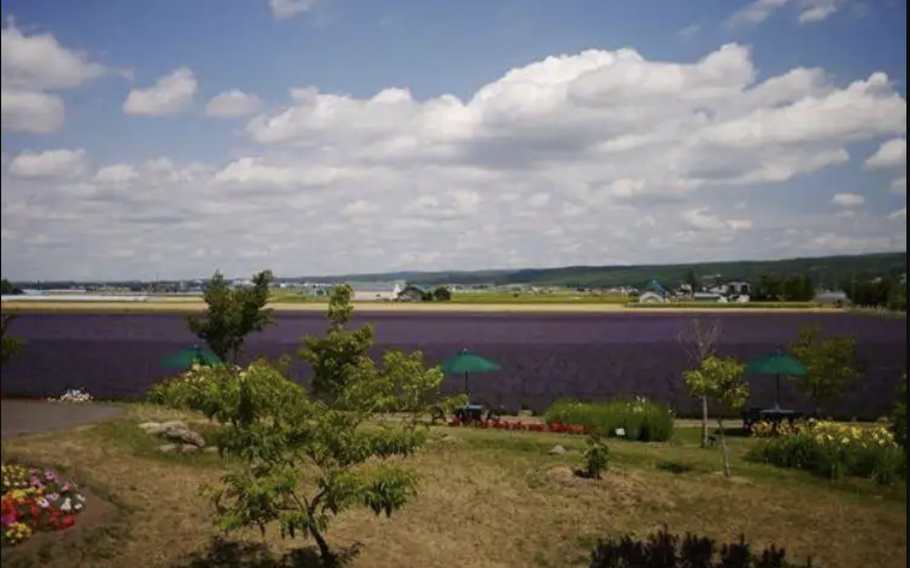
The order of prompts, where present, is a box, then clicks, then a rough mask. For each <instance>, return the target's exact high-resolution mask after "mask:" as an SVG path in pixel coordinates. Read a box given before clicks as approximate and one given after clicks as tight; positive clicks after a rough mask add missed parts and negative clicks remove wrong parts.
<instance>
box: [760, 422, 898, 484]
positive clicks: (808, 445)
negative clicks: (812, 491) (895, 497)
mask: <svg viewBox="0 0 910 568" xmlns="http://www.w3.org/2000/svg"><path fill="white" fill-rule="evenodd" d="M749 458H750V459H751V460H753V461H760V462H765V463H769V464H772V465H775V466H777V467H782V468H794V469H802V470H806V471H809V472H811V473H813V474H815V475H817V476H820V477H824V478H827V479H831V480H834V481H836V480H840V479H842V478H844V477H863V478H867V479H874V480H875V481H877V482H879V483H882V484H891V483H894V482H895V481H898V480H900V479H906V475H907V464H906V461H905V454H904V452H903V450H902V449H901V447H900V445H898V443H897V441H896V440H895V437H894V434H893V433H892V432H891V431H890V430H889V429H888V428H885V427H875V428H862V427H859V426H849V425H845V424H837V423H834V422H815V423H802V424H798V425H796V426H795V427H794V428H793V429H792V430H791V431H788V432H786V433H783V434H781V435H778V436H776V437H772V438H768V439H766V440H764V441H762V443H761V444H760V445H758V446H757V447H755V448H754V449H753V450H752V451H751V452H750V453H749Z"/></svg>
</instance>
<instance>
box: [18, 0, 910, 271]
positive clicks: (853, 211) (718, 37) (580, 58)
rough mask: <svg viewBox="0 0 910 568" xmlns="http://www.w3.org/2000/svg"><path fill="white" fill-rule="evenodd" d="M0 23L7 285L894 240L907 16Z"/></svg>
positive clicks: (683, 7) (415, 11) (107, 15)
mask: <svg viewBox="0 0 910 568" xmlns="http://www.w3.org/2000/svg"><path fill="white" fill-rule="evenodd" d="M304 8H305V9H304ZM2 11H3V17H4V22H5V23H4V38H3V41H4V51H3V89H4V93H3V102H4V105H3V106H4V108H3V133H2V148H3V172H2V175H3V188H4V190H3V242H2V246H3V255H2V263H3V274H4V276H8V277H13V278H64V277H71V278H128V277H140V278H142V277H150V276H153V275H155V274H161V275H167V276H173V277H191V276H201V275H204V274H207V273H210V272H211V271H213V270H214V269H215V268H220V269H222V270H226V271H228V272H231V273H236V274H242V273H249V272H252V271H254V270H257V269H260V268H265V267H269V268H272V269H274V270H275V271H276V272H277V273H280V274H284V275H297V274H317V273H338V272H360V271H385V270H395V269H418V270H421V269H422V270H429V269H472V268H490V267H506V266H545V265H564V264H612V263H652V262H685V261H693V262H694V261H703V260H722V259H733V258H773V257H783V256H794V255H820V254H832V253H842V252H868V251H878V250H897V249H899V250H905V249H906V149H905V147H906V143H905V142H903V145H902V144H901V142H902V141H903V140H904V138H905V136H906V67H907V62H906V51H907V49H906V47H907V46H906V37H907V31H906V3H905V2H903V1H885V0H881V1H877V2H860V1H859V0H789V1H788V0H757V1H753V2H744V1H739V0H737V1H732V0H731V1H729V2H719V1H716V0H692V1H687V2H674V1H658V0H638V1H633V0H611V1H605V0H600V1H597V0H564V1H563V2H554V1H552V0H550V1H547V0H508V1H503V2H490V1H489V0H487V1H480V0H464V1H459V2H453V1H451V0H449V1H444V0H424V1H421V2H399V1H388V2H376V1H375V0H306V1H301V0H271V1H270V0H193V1H192V2H187V1H186V0H158V1H156V2H149V1H141V0H121V1H118V2H110V1H105V2H102V1H100V0H82V1H80V2H78V3H73V2H62V1H60V0H57V1H51V0H10V1H6V2H4V3H3V5H2ZM724 46H727V47H726V48H725V47H724ZM712 54H715V55H716V56H712ZM560 56H563V57H561V58H560ZM548 57H550V58H555V59H551V60H550V63H549V64H539V65H536V66H535V65H534V64H535V63H536V62H541V61H544V60H546V59H547V58H548ZM178 69H182V70H183V71H181V72H179V73H178V75H179V77H177V79H176V80H174V81H171V82H170V83H168V82H167V81H165V83H163V84H162V83H156V82H157V81H159V80H161V79H162V78H164V77H167V76H169V75H171V74H174V73H175V72H177V71H178ZM522 69H523V71H516V72H513V73H512V75H511V77H513V79H511V80H510V79H508V78H507V79H506V80H503V77H504V76H506V74H507V73H509V72H510V70H522ZM795 70H796V71H795ZM810 70H815V71H810ZM876 74H878V75H876ZM882 74H884V75H882ZM885 75H887V78H884V77H885ZM776 77H784V78H786V79H785V80H775V78H776ZM769 80H770V81H769ZM862 81H866V82H868V84H857V83H856V82H862ZM851 83H854V86H853V87H850V85H851ZM156 84H157V85H158V89H157V90H156V91H155V92H152V91H151V89H152V88H153V87H154V86H155V85H156ZM305 88H315V89H318V94H312V93H311V94H310V95H307V96H304V95H303V94H302V93H301V92H299V91H298V93H297V95H298V96H297V97H294V96H292V94H291V92H290V90H291V89H298V90H300V89H305ZM168 89H172V90H171V91H169V90H168ZM387 89H406V90H407V91H406V92H405V91H401V90H396V91H385V92H386V95H387V96H386V97H385V98H383V97H380V100H378V101H377V100H376V99H374V97H375V96H376V95H377V93H380V92H382V91H384V90H387ZM232 90H237V91H240V92H242V93H243V95H239V94H238V97H240V98H241V99H242V100H237V99H236V98H235V99H234V100H233V105H230V104H229V105H228V106H223V105H222V106H221V107H219V108H221V109H222V110H221V111H220V112H219V111H218V110H217V109H216V108H215V107H216V106H217V105H214V103H212V98H213V97H216V96H217V95H219V94H222V93H226V92H229V91H232ZM131 91H145V95H144V98H143V95H142V94H141V93H140V94H135V93H134V94H135V97H134V95H131V94H130V93H131ZM478 91H480V92H481V95H482V96H480V95H479V96H478V97H476V98H475V94H477V93H478ZM235 94H236V93H235ZM441 97H442V98H441ZM451 97H455V98H451ZM128 98H133V101H134V103H133V104H132V105H131V106H130V104H128V103H127V101H128ZM371 99H373V102H371ZM440 101H441V102H440ZM229 102H230V101H229ZM225 109H226V110H225ZM617 148H619V149H617ZM873 156H877V158H876V159H874V160H873V161H872V162H869V163H868V164H867V161H869V160H870V158H872V157H873ZM901 180H903V182H901Z"/></svg>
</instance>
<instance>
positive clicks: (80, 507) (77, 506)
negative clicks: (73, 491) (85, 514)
mask: <svg viewBox="0 0 910 568" xmlns="http://www.w3.org/2000/svg"><path fill="white" fill-rule="evenodd" d="M73 510H74V511H81V510H82V503H76V504H75V505H73Z"/></svg>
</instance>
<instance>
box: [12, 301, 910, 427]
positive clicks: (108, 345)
mask: <svg viewBox="0 0 910 568" xmlns="http://www.w3.org/2000/svg"><path fill="white" fill-rule="evenodd" d="M710 317H712V318H716V319H719V320H721V322H722V325H723V329H724V332H723V336H722V339H721V343H720V352H721V354H724V355H736V356H738V357H740V358H742V359H743V360H749V359H751V358H754V357H760V356H762V355H765V354H767V353H770V352H771V351H773V350H774V349H776V348H778V347H780V346H782V345H784V344H785V343H787V342H789V341H791V340H793V339H794V338H795V337H796V334H797V332H798V331H799V328H800V327H801V326H803V325H805V324H810V323H819V324H821V325H822V326H824V328H825V331H826V333H828V334H840V333H852V334H854V335H855V336H856V337H857V338H858V340H859V345H860V352H859V359H860V364H861V365H862V368H863V372H864V375H865V379H864V380H863V381H862V382H860V383H859V384H857V385H856V386H855V387H854V388H852V389H851V391H850V392H848V393H847V394H846V395H845V396H844V397H843V399H842V400H840V401H838V402H837V403H836V404H834V405H832V407H831V410H832V411H834V412H836V413H838V414H839V415H841V416H845V417H853V416H855V417H859V418H866V419H874V418H877V417H879V416H881V415H884V414H888V413H889V412H890V409H891V406H892V403H893V393H894V390H895V387H896V383H897V381H898V379H899V378H900V376H901V375H902V374H903V373H904V371H905V369H906V365H907V349H906V338H907V335H906V334H907V330H906V321H905V320H902V319H893V320H892V319H882V318H874V317H868V316H855V315H842V314H792V313H788V314H783V313H779V314H773V313H756V314H751V313H750V314H744V313H735V314H734V313H731V314H724V313H720V314H711V316H710ZM691 318H692V315H691V314H674V313H660V314H644V313H633V314H629V313H608V314H583V313H574V314H555V313H528V314H516V313H512V314H497V313H438V314H429V313H406V312H401V313H375V314H369V315H362V316H361V317H359V318H357V319H356V321H355V323H362V322H365V321H369V322H370V323H373V324H374V325H375V326H376V330H377V354H378V353H381V351H382V350H383V349H385V348H388V347H396V348H400V349H404V350H406V351H412V350H416V349H419V350H421V351H423V353H424V354H425V355H426V358H427V361H428V362H429V363H438V362H440V361H441V360H443V359H444V358H445V357H447V356H449V355H451V354H452V353H454V352H456V351H458V350H459V349H462V348H469V349H471V350H474V351H477V352H479V353H481V354H483V355H485V356H487V357H489V358H491V359H493V360H495V361H497V362H498V363H499V364H500V365H501V366H502V371H500V372H498V373H493V374H489V375H478V376H476V377H473V378H472V381H471V386H472V389H471V390H472V395H473V398H474V399H475V400H480V401H482V402H486V403H488V404H502V405H505V406H506V407H507V408H510V409H517V408H518V406H519V404H520V405H522V406H525V407H529V408H532V409H534V410H542V409H544V408H545V407H546V406H547V405H548V404H550V403H551V402H553V401H554V400H556V399H559V398H564V397H571V398H578V399H595V398H605V397H610V396H615V395H619V394H640V395H645V396H649V397H653V398H656V399H659V400H663V401H666V402H669V403H671V404H672V405H673V406H674V407H675V408H677V410H678V411H679V412H681V413H692V412H694V411H695V405H694V404H693V401H692V400H690V398H689V397H688V396H687V395H686V394H685V392H683V388H682V383H681V373H682V372H683V371H684V370H685V369H686V368H687V365H689V362H688V361H687V358H686V354H685V352H684V351H683V349H682V348H681V347H680V345H679V342H678V340H677V337H678V335H679V333H680V332H681V331H685V330H687V329H688V326H689V322H690V319H691ZM278 322H279V323H278V325H277V326H275V327H273V328H270V329H268V330H266V331H265V332H263V333H260V334H258V335H255V336H252V337H251V338H250V339H249V340H248V344H247V351H248V355H249V356H253V355H267V356H270V357H273V356H278V355H281V354H284V353H293V352H294V350H295V349H296V348H297V346H298V345H299V339H300V337H301V336H303V335H307V334H321V333H322V331H323V329H324V322H323V316H322V314H320V313H316V312H297V313H282V314H280V315H279V316H278ZM11 332H12V333H14V334H15V335H18V336H20V337H22V338H23V339H25V340H26V341H27V345H26V348H25V350H24V351H23V353H22V354H21V355H20V356H18V357H17V358H16V359H14V360H13V361H12V362H11V363H10V364H9V365H8V367H7V368H4V369H3V378H2V387H3V394H4V395H5V396H49V395H57V394H59V393H61V392H62V391H64V390H65V389H67V388H76V387H81V388H85V389H87V390H89V391H90V392H92V393H93V394H94V395H95V396H96V397H99V398H114V399H138V398H141V397H143V396H144V393H145V391H146V389H148V387H149V386H150V385H152V384H153V383H154V382H155V381H157V380H159V379H162V378H164V377H166V376H168V374H169V373H172V371H168V370H166V369H163V368H161V367H160V366H159V361H160V359H161V358H163V357H165V356H167V355H168V354H170V353H172V352H173V351H175V350H177V349H181V348H183V347H186V346H188V345H192V344H193V343H195V341H194V338H193V336H192V335H191V334H190V332H189V331H188V330H187V329H186V325H185V323H184V320H183V318H181V317H179V316H172V315H154V314H149V315H86V314H28V315H22V316H20V317H19V319H18V320H16V322H15V323H14V324H13V325H12V326H11ZM295 372H296V378H297V379H298V380H300V381H302V382H304V383H305V382H306V380H307V375H308V369H306V368H305V366H304V364H303V363H298V365H297V368H296V371H295ZM750 382H751V384H752V392H753V396H752V400H751V401H750V405H754V406H766V405H770V404H771V403H772V402H773V396H774V395H773V393H774V380H773V378H765V377H750ZM462 384H463V381H462V379H461V378H459V377H448V378H447V380H446V384H445V387H444V388H445V390H446V391H447V392H456V391H458V390H459V389H460V388H462ZM782 398H783V403H784V404H785V405H786V406H788V407H791V408H799V409H808V408H810V407H811V405H809V404H807V401H805V400H802V399H801V398H800V397H799V396H798V395H797V394H796V393H795V392H793V390H792V389H791V388H789V385H785V386H784V392H783V397H782Z"/></svg>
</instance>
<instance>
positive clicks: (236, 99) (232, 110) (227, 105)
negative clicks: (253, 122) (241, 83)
mask: <svg viewBox="0 0 910 568" xmlns="http://www.w3.org/2000/svg"><path fill="white" fill-rule="evenodd" d="M261 106H262V101H261V100H260V99H259V97H257V96H256V95H251V94H247V93H244V92H243V91H240V90H238V89H232V90H230V91H225V92H223V93H220V94H218V95H215V96H214V97H212V98H211V99H209V102H208V104H206V105H205V113H206V114H207V115H208V116H212V117H217V118H235V117H238V116H246V115H249V114H253V113H254V112H256V111H258V110H259V108H260V107H261Z"/></svg>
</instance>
